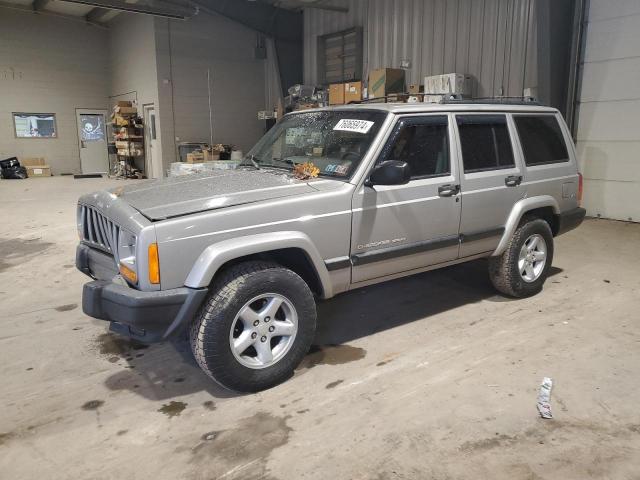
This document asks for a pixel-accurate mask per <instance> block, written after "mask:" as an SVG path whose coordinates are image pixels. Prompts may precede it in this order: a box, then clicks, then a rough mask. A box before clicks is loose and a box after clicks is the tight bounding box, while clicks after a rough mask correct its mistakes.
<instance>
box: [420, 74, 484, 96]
mask: <svg viewBox="0 0 640 480" xmlns="http://www.w3.org/2000/svg"><path fill="white" fill-rule="evenodd" d="M472 89H473V77H472V76H470V75H463V74H461V73H445V74H444V75H432V76H430V77H424V93H426V94H446V93H455V94H458V95H465V96H469V95H471V92H472Z"/></svg>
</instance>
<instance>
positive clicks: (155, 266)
mask: <svg viewBox="0 0 640 480" xmlns="http://www.w3.org/2000/svg"><path fill="white" fill-rule="evenodd" d="M149 283H152V284H154V285H157V284H159V283H160V260H159V258H158V244H157V243H152V244H151V245H149Z"/></svg>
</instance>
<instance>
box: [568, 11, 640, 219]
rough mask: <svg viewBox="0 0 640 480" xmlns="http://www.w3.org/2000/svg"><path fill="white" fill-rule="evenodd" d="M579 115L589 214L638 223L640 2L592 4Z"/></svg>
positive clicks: (578, 135) (639, 204)
mask: <svg viewBox="0 0 640 480" xmlns="http://www.w3.org/2000/svg"><path fill="white" fill-rule="evenodd" d="M590 4H591V5H590V7H589V12H588V17H587V18H588V24H587V28H586V43H585V51H584V63H583V65H582V89H581V95H580V107H579V116H578V132H577V137H578V142H577V145H578V155H579V158H580V165H581V170H582V173H583V175H584V178H585V183H584V189H585V190H584V205H585V207H586V208H587V212H588V214H589V215H601V216H603V217H608V218H615V219H619V220H633V221H636V222H637V221H640V161H638V152H639V151H640V129H639V128H638V126H639V125H640V81H639V79H640V2H637V1H629V0H591V2H590Z"/></svg>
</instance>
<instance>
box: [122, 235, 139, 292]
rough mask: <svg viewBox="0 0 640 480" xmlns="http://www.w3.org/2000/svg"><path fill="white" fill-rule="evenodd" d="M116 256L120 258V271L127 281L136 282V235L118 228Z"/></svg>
mask: <svg viewBox="0 0 640 480" xmlns="http://www.w3.org/2000/svg"><path fill="white" fill-rule="evenodd" d="M118 258H119V259H120V265H119V267H120V273H121V274H122V276H123V277H124V278H126V279H127V280H128V281H129V283H131V284H134V285H135V284H136V283H138V269H137V265H136V236H135V235H132V234H131V233H129V232H127V231H125V230H120V234H119V235H118Z"/></svg>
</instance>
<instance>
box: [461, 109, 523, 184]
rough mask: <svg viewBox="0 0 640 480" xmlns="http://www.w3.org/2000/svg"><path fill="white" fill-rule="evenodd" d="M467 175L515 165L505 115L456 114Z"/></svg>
mask: <svg viewBox="0 0 640 480" xmlns="http://www.w3.org/2000/svg"><path fill="white" fill-rule="evenodd" d="M456 122H457V124H458V131H459V132H460V144H461V147H462V162H463V163H464V172H465V173H473V172H482V171H485V170H497V169H502V168H512V167H514V166H515V162H514V159H513V149H512V148H511V139H510V138H509V129H508V127H507V117H506V116H505V115H456Z"/></svg>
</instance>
